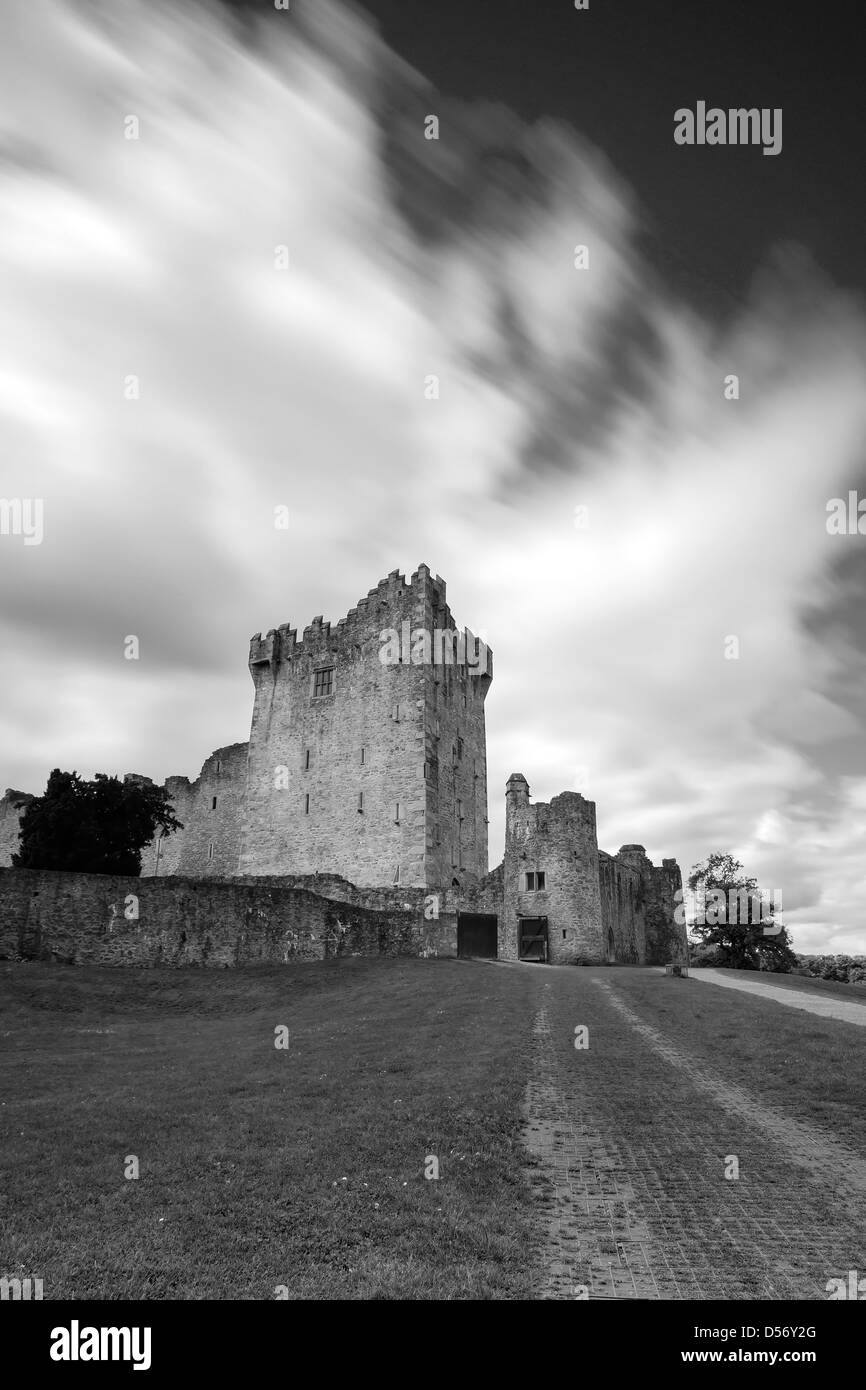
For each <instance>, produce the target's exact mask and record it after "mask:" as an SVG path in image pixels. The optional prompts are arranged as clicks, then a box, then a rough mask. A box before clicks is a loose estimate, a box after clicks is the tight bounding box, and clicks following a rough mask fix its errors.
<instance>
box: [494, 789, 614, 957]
mask: <svg viewBox="0 0 866 1390" xmlns="http://www.w3.org/2000/svg"><path fill="white" fill-rule="evenodd" d="M539 871H541V872H543V873H544V875H545V887H544V889H543V890H542V891H531V890H529V889H528V888H526V886H525V882H526V880H525V874H526V873H527V872H532V873H536V874H537V873H538V872H539ZM521 917H547V919H548V940H549V958H550V960H551V961H552V962H553V963H555V964H566V963H570V962H575V963H577V962H585V963H595V962H602V961H604V960H606V959H607V958H608V955H607V945H606V941H605V937H604V934H603V931H602V916H601V892H600V887H599V860H598V840H597V831H596V817H595V803H594V802H593V801H587V800H586V798H585V797H583V796H581V795H580V793H578V792H562V793H561V794H560V795H559V796H555V797H554V798H553V799H552V801H550V802H549V803H547V802H538V803H537V804H535V805H532V804H531V803H530V799H529V785H528V783H527V781H526V778H525V777H524V776H523V774H522V773H514V774H513V775H512V776H511V777H510V778H509V780H508V784H507V791H506V830H505V860H504V894H503V914H502V918H501V919H500V931H499V954H500V956H502V957H503V958H504V959H506V960H516V959H517V958H518V935H519V919H520V918H521Z"/></svg>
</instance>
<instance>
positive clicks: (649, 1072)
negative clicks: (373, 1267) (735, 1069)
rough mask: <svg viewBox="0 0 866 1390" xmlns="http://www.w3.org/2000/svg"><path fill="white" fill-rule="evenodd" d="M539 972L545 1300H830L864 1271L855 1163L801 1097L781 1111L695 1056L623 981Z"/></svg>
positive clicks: (532, 1169) (529, 1108)
mask: <svg viewBox="0 0 866 1390" xmlns="http://www.w3.org/2000/svg"><path fill="white" fill-rule="evenodd" d="M517 968H529V967H517ZM534 969H535V971H536V973H537V981H536V982H534V984H533V988H534V989H535V990H536V991H537V999H536V1014H535V1023H534V1033H533V1052H534V1056H533V1068H532V1071H533V1079H532V1081H531V1082H530V1084H529V1086H528V1089H527V1094H526V1103H525V1131H524V1143H525V1146H526V1148H527V1149H528V1151H529V1154H530V1155H531V1159H532V1162H531V1164H530V1166H529V1173H530V1176H531V1178H532V1180H533V1181H534V1183H535V1187H536V1191H537V1193H538V1203H539V1220H540V1222H541V1226H542V1230H543V1232H544V1239H545V1250H546V1254H545V1263H546V1283H545V1287H544V1289H543V1290H542V1296H543V1297H546V1298H551V1299H563V1298H569V1299H571V1298H576V1297H580V1296H581V1289H582V1288H585V1289H586V1291H587V1294H588V1296H589V1297H590V1298H664V1299H683V1298H698V1299H729V1298H749V1297H751V1298H758V1299H777V1298H796V1299H822V1300H826V1299H827V1297H828V1294H827V1281H828V1280H829V1279H832V1278H844V1277H846V1276H847V1272H848V1270H849V1269H859V1270H860V1271H861V1273H866V1239H864V1218H863V1212H864V1207H866V1162H864V1159H863V1157H862V1156H861V1155H859V1154H858V1153H856V1152H854V1151H852V1150H851V1149H849V1148H848V1147H847V1146H846V1145H845V1144H844V1143H843V1142H842V1141H841V1139H840V1138H838V1137H837V1136H835V1135H833V1134H830V1133H827V1132H826V1131H824V1130H820V1129H818V1128H816V1127H815V1126H813V1125H810V1124H808V1123H806V1122H805V1121H801V1120H799V1119H798V1118H797V1115H796V1108H795V1107H796V1093H794V1094H792V1105H791V1108H790V1110H788V1111H786V1112H785V1113H782V1112H781V1111H780V1110H773V1109H772V1108H770V1107H768V1105H767V1104H766V1103H765V1102H763V1101H762V1100H760V1099H759V1098H758V1097H757V1096H756V1095H754V1094H752V1093H751V1092H750V1090H749V1086H748V1078H747V1077H746V1078H744V1080H743V1084H736V1085H735V1084H732V1081H731V1077H730V1075H729V1074H727V1075H725V1076H723V1075H721V1074H720V1073H718V1072H716V1071H715V1069H714V1068H713V1066H712V1065H711V1064H707V1063H706V1062H705V1061H703V1060H701V1061H696V1060H694V1059H693V1058H692V1057H691V1056H689V1055H688V1054H687V1053H686V1052H684V1051H682V1050H681V1049H680V1048H679V1047H678V1046H676V1045H675V1044H673V1043H672V1042H671V1041H670V1040H669V1039H668V1038H666V1037H665V1035H664V1034H663V1033H662V1032H660V1031H659V1029H658V1028H656V1027H655V1026H654V1025H653V1024H651V1023H650V1022H649V1021H648V1018H644V1017H641V1015H640V1013H639V1012H638V1011H636V1009H635V1007H633V1006H632V1005H631V1004H630V1003H629V1002H628V1001H627V1000H626V997H625V993H624V991H623V990H622V989H620V988H618V987H617V980H618V979H622V978H623V977H625V976H626V975H630V974H631V973H632V972H631V971H625V970H617V971H610V970H607V971H603V970H592V969H581V970H567V969H562V970H559V969H544V968H543V967H540V966H539V967H535V968H534ZM687 987H688V986H687ZM785 1002H787V1001H785ZM578 1025H587V1026H588V1027H589V1042H590V1046H589V1049H588V1050H585V1051H578V1050H576V1049H575V1046H574V1041H575V1027H576V1026H578ZM731 1154H734V1155H736V1156H737V1157H738V1160H739V1165H740V1176H739V1178H738V1179H737V1180H732V1179H726V1178H725V1176H724V1168H725V1159H726V1156H727V1155H731Z"/></svg>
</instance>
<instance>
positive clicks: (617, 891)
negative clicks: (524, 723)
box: [0, 565, 687, 964]
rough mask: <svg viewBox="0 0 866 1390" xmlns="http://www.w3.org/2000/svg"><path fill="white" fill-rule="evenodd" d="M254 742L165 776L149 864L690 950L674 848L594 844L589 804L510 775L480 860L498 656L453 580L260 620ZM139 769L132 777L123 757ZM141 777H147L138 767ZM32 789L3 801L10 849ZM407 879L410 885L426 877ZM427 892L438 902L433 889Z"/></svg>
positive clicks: (0, 843) (549, 942) (510, 936)
mask: <svg viewBox="0 0 866 1390" xmlns="http://www.w3.org/2000/svg"><path fill="white" fill-rule="evenodd" d="M249 669H250V673H251V676H252V680H253V684H254V687H255V696H254V703H253V714H252V724H251V729H250V738H249V742H248V743H236V744H231V745H229V746H227V747H225V748H219V749H217V750H216V751H215V752H214V753H212V754H211V756H210V757H209V758H208V759H207V760H206V762H205V763H204V766H203V767H202V770H201V774H200V775H199V777H198V778H197V779H196V780H195V781H194V782H192V783H191V782H190V781H189V780H188V778H186V777H169V778H168V779H167V781H166V783H165V786H166V790H167V791H168V793H169V797H170V800H171V802H172V803H173V805H174V808H175V811H176V813H177V816H178V819H179V820H180V821H181V822H182V823H183V827H184V828H183V830H180V831H177V832H175V833H174V834H173V835H170V836H166V837H158V838H157V839H155V840H154V841H152V842H151V844H150V845H148V846H147V847H146V849H145V851H144V853H143V856H142V869H141V873H142V877H143V878H152V877H157V876H162V877H165V876H170V875H177V876H182V877H184V878H186V879H216V880H235V879H237V880H250V879H256V878H259V877H262V878H264V877H267V879H268V880H269V881H272V880H279V879H285V882H286V884H287V885H288V884H289V882H291V883H292V884H293V885H295V886H298V885H306V886H308V887H310V888H312V889H313V891H316V892H320V891H321V887H320V885H321V884H322V883H324V882H325V881H327V882H328V883H329V884H330V885H331V886H330V887H329V889H328V896H329V897H331V898H339V897H340V894H341V887H340V885H341V884H345V889H344V890H342V891H343V894H344V896H345V897H347V898H348V897H349V896H352V895H354V896H355V897H357V894H358V893H359V892H361V891H363V890H365V889H368V890H373V889H377V890H383V889H386V888H391V889H393V890H395V892H397V893H402V895H403V896H404V897H405V896H406V894H407V893H410V894H411V895H412V896H417V890H421V893H420V896H421V897H422V898H423V900H424V902H425V903H426V904H427V905H428V906H427V911H426V915H427V916H428V917H429V916H430V915H431V912H432V913H434V914H435V915H436V916H437V917H438V916H439V913H440V911H441V912H442V913H443V914H444V915H446V916H449V917H451V918H453V920H454V923H455V928H456V930H455V932H454V937H453V940H454V945H455V948H456V951H457V954H459V955H474V956H488V957H496V956H498V957H499V958H501V959H506V960H518V959H529V960H544V961H550V962H554V963H563V962H568V961H574V962H587V963H590V962H614V961H616V962H628V963H632V964H653V963H663V962H665V961H669V960H685V959H687V954H686V936H685V927H684V926H683V925H679V924H677V922H676V920H675V916H674V909H675V904H676V898H675V894H676V893H677V890H678V889H680V888H681V884H682V880H681V875H680V871H679V869H678V867H677V864H676V861H675V860H673V859H665V860H663V861H662V865H661V866H660V867H656V866H654V865H653V864H652V863H651V862H650V861H649V859H648V858H647V856H646V854H645V853H644V850H643V846H641V845H625V846H623V848H622V849H621V850H620V851H619V853H618V854H617V855H608V854H604V853H603V852H600V851H599V848H598V841H597V835H596V821H595V805H594V803H593V802H591V801H587V800H586V799H585V798H584V797H583V796H581V795H579V794H578V793H575V792H564V793H562V794H561V795H560V796H556V797H554V798H553V800H552V801H551V802H550V803H532V802H531V800H530V794H529V786H528V784H527V781H526V779H525V777H524V776H523V775H522V773H514V774H513V775H512V776H511V777H510V778H509V779H508V784H507V789H506V836H505V853H504V857H503V861H502V863H501V864H500V865H499V866H498V867H497V868H496V869H494V870H493V871H492V872H488V868H487V863H488V860H487V824H488V821H487V755H486V739H485V701H486V698H487V694H488V691H489V689H490V686H491V682H492V678H493V658H492V653H491V652H490V651H489V649H488V648H487V647H486V646H485V644H484V643H483V642H480V641H479V640H478V639H476V638H475V637H473V636H472V634H471V633H470V632H469V631H468V630H465V631H464V632H460V631H459V630H458V629H457V626H456V624H455V622H454V619H453V617H452V615H451V611H450V609H449V607H448V604H447V602H446V586H445V582H444V581H443V580H442V579H440V578H439V577H438V576H433V575H432V574H431V572H430V570H429V568H428V567H427V566H426V565H419V567H418V569H417V570H416V571H415V573H414V574H413V575H412V577H411V580H407V579H405V578H404V576H403V575H401V574H400V572H399V571H397V570H394V571H393V572H392V573H391V574H389V575H388V577H387V578H386V579H383V580H382V581H381V582H380V583H379V584H378V585H377V586H376V588H374V589H371V590H370V592H369V593H368V595H367V597H366V598H363V599H361V600H360V602H359V603H358V604H357V606H356V607H355V608H353V609H351V611H350V612H349V613H348V615H347V616H346V617H345V618H343V619H341V620H340V622H338V623H337V624H336V625H332V624H330V623H327V622H324V621H323V619H322V617H316V618H314V619H313V621H312V623H311V624H310V626H309V627H307V628H305V629H304V632H303V635H302V637H301V639H300V640H299V639H298V634H297V631H296V630H295V629H293V628H291V627H290V626H289V625H288V624H285V625H283V626H281V627H279V628H276V629H273V630H272V631H270V632H268V633H267V635H266V636H265V637H262V636H261V634H260V633H257V634H256V635H255V636H254V637H253V638H252V641H251V643H250V652H249ZM127 776H128V777H129V778H138V777H139V774H127ZM142 780H148V779H142ZM28 800H29V798H28V797H27V796H26V795H25V794H24V793H19V792H7V794H6V796H5V797H4V798H3V800H2V801H0V865H2V864H8V863H9V862H10V859H11V854H12V853H13V852H14V850H15V848H16V845H17V827H18V823H19V820H20V816H21V814H22V813H23V809H24V806H25V805H26V802H27V801H28ZM412 890H416V891H415V892H414V893H413V892H412ZM431 904H432V905H433V906H431Z"/></svg>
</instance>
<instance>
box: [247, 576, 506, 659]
mask: <svg viewBox="0 0 866 1390" xmlns="http://www.w3.org/2000/svg"><path fill="white" fill-rule="evenodd" d="M446 592H447V586H446V583H445V580H444V579H442V578H441V576H440V575H438V574H437V575H433V574H431V572H430V568H429V566H428V565H425V564H421V565H419V566H418V568H417V570H415V572H414V573H413V574H412V576H411V579H407V578H406V576H405V575H404V574H403V573H402V572H401V571H400V570H392V571H391V573H390V574H388V575H386V577H385V578H384V579H380V580H379V583H378V584H377V585H376V586H375V588H373V589H370V590H369V591H368V593H367V594H366V596H365V597H364V598H361V599H359V600H358V602H357V603H356V604H355V605H354V607H353V608H350V609H349V612H348V613H347V614H346V616H345V617H344V618H340V620H339V622H337V623H331V622H330V621H328V622H326V621H325V618H324V616H323V615H322V614H318V615H317V616H316V617H315V618H313V620H312V622H310V623H309V624H308V626H307V627H305V628H304V629H303V631H302V634H301V639H300V641H299V640H298V630H297V628H293V627H292V626H291V625H290V624H289V623H283V624H281V626H280V627H277V628H271V629H270V631H269V632H267V633H266V634H265V636H264V637H263V636H262V634H261V633H260V632H257V633H255V635H254V636H253V637H252V638H251V640H250V654H249V667H250V672H251V674H252V676H253V679H254V680H255V678H256V674H257V672H259V671H263V670H264V669H265V668H270V670H271V671H272V672H273V671H274V670H275V668H276V667H277V666H278V665H279V664H280V663H282V662H286V661H294V660H295V659H296V658H299V657H309V658H312V659H314V660H321V659H322V658H323V657H325V656H333V657H334V659H338V658H340V657H343V658H345V657H350V658H354V657H357V656H358V655H359V654H360V652H359V651H358V648H362V649H363V647H364V645H365V644H366V643H369V642H370V641H371V640H372V639H373V638H375V640H376V643H377V646H378V642H379V634H380V633H381V632H382V631H383V630H384V629H386V628H398V629H399V628H400V626H401V624H402V623H404V622H406V621H408V622H409V623H410V624H411V625H412V627H413V628H414V627H427V626H429V627H436V628H439V629H449V630H453V631H457V630H458V629H457V625H456V623H455V622H454V619H453V617H452V615H451V611H450V609H449V608H448V604H447V602H446V597H445V596H446ZM466 633H467V638H468V639H471V641H470V640H467V643H466V648H467V651H469V652H470V653H471V655H473V656H476V657H477V656H479V655H480V652H481V648H480V647H479V645H478V639H477V638H476V637H475V636H474V634H472V633H469V630H468V629H466ZM449 664H450V663H449ZM472 674H473V675H478V676H488V677H489V678H491V679H492V676H493V656H492V653H491V652H490V650H489V649H486V660H485V661H484V662H483V664H482V665H480V666H479V665H478V662H477V661H476V662H475V663H474V669H473V671H472Z"/></svg>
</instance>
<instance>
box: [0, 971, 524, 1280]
mask: <svg viewBox="0 0 866 1390" xmlns="http://www.w3.org/2000/svg"><path fill="white" fill-rule="evenodd" d="M528 987H529V982H528V979H527V976H526V975H525V973H524V972H521V971H515V972H512V971H506V970H498V969H495V968H489V967H488V968H485V967H483V966H480V965H479V966H466V965H464V964H460V963H457V962H450V961H439V962H436V961H429V962H428V961H418V960H405V959H404V960H385V961H365V960H360V959H357V960H345V961H340V962H323V963H321V964H315V963H314V964H304V965H300V966H296V967H290V966H282V965H280V966H265V967H254V968H248V969H243V970H231V971H215V970H208V971H197V970H192V969H190V970H184V971H181V970H147V971H137V970H124V971H120V970H112V969H102V968H84V969H70V968H68V967H63V966H46V965H29V966H28V965H24V966H21V965H9V966H2V967H0V990H2V994H3V1009H2V1019H3V1022H2V1025H0V1045H2V1049H3V1054H2V1064H0V1083H2V1100H3V1106H2V1109H0V1117H2V1119H0V1135H2V1149H3V1161H4V1167H5V1169H6V1178H5V1181H4V1183H3V1185H2V1198H0V1201H2V1222H0V1226H2V1231H3V1236H2V1251H0V1264H2V1270H0V1273H6V1274H10V1275H12V1274H15V1273H17V1272H19V1270H20V1272H21V1273H22V1274H32V1275H34V1276H36V1277H41V1278H42V1279H43V1281H44V1284H45V1296H46V1298H48V1297H76V1298H133V1297H144V1298H184V1299H200V1298H228V1299H237V1298H258V1299H260V1298H273V1297H274V1296H275V1294H274V1290H275V1289H276V1288H277V1287H278V1286H280V1285H285V1286H286V1287H287V1289H288V1296H289V1297H290V1298H337V1297H340V1298H347V1297H348V1298H352V1297H358V1298H368V1299H369V1298H415V1299H424V1298H445V1299H448V1298H476V1299H478V1298H480V1299H484V1298H514V1297H520V1296H522V1295H523V1294H524V1293H525V1290H526V1287H527V1281H528V1280H530V1279H531V1277H532V1273H533V1270H534V1264H533V1255H532V1250H531V1240H530V1236H531V1229H530V1223H529V1198H528V1191H527V1186H526V1183H525V1179H524V1178H522V1177H521V1165H522V1162H523V1159H522V1155H521V1153H520V1152H519V1149H518V1137H517V1126H518V1119H519V1107H520V1100H521V1096H522V1091H523V1086H524V1084H525V1073H524V1065H523V1063H522V1055H523V1054H525V1052H526V1051H527V1047H526V1042H527V1037H528V1032H529V1029H530V1027H531V1021H532V1019H531V1013H532V1011H531V1009H529V1008H527V1006H526V993H527V989H528ZM280 1025H284V1026H286V1027H288V1029H289V1046H288V1049H287V1050H278V1049H277V1048H276V1047H275V1029H276V1028H277V1027H279V1026H280ZM128 1155H135V1156H136V1157H137V1158H138V1160H139V1165H140V1176H139V1178H138V1179H137V1180H135V1179H126V1178H125V1177H124V1168H125V1160H126V1158H127V1156H128ZM428 1155H435V1156H436V1157H437V1159H438V1163H439V1173H440V1177H439V1179H438V1180H435V1179H426V1178H425V1176H424V1171H425V1158H426V1157H427V1156H428Z"/></svg>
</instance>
